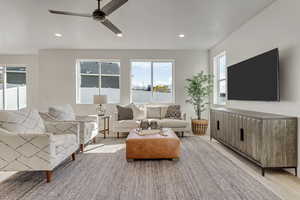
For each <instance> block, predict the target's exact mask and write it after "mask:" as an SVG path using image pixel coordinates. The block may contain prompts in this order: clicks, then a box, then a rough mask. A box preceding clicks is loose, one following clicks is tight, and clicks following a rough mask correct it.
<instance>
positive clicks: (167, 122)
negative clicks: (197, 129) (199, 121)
mask: <svg viewBox="0 0 300 200" xmlns="http://www.w3.org/2000/svg"><path fill="white" fill-rule="evenodd" d="M157 123H158V126H159V127H160V128H186V127H187V126H188V122H187V121H185V120H180V119H161V120H157Z"/></svg>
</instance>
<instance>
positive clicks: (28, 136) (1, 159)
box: [0, 122, 79, 182]
mask: <svg viewBox="0 0 300 200" xmlns="http://www.w3.org/2000/svg"><path fill="white" fill-rule="evenodd" d="M45 128H46V132H45V133H15V132H9V131H7V130H6V129H4V128H0V171H45V172H46V177H47V182H50V181H51V176H52V171H53V169H54V168H55V167H57V166H58V165H59V164H60V163H61V162H62V161H64V160H65V159H67V158H68V157H69V156H71V155H72V159H73V160H75V152H76V151H77V150H78V147H79V124H78V123H72V122H58V123H57V122H48V123H45Z"/></svg>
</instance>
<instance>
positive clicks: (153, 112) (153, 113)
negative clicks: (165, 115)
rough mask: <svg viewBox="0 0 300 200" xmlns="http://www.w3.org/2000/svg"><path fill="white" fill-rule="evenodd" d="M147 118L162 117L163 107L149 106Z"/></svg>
mask: <svg viewBox="0 0 300 200" xmlns="http://www.w3.org/2000/svg"><path fill="white" fill-rule="evenodd" d="M147 119H161V107H152V106H149V107H147Z"/></svg>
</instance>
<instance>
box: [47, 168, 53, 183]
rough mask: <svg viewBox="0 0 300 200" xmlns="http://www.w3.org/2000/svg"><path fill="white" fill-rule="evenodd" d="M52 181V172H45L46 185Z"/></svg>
mask: <svg viewBox="0 0 300 200" xmlns="http://www.w3.org/2000/svg"><path fill="white" fill-rule="evenodd" d="M51 179H52V171H46V180H47V183H50V182H51Z"/></svg>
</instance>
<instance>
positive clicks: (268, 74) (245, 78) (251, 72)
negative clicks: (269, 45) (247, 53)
mask: <svg viewBox="0 0 300 200" xmlns="http://www.w3.org/2000/svg"><path fill="white" fill-rule="evenodd" d="M227 80H228V82H227V91H228V100H248V101H279V100H280V96H279V52H278V49H273V50H271V51H268V52H266V53H263V54H261V55H258V56H256V57H253V58H250V59H248V60H245V61H243V62H240V63H238V64H235V65H232V66H230V67H228V69H227Z"/></svg>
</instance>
